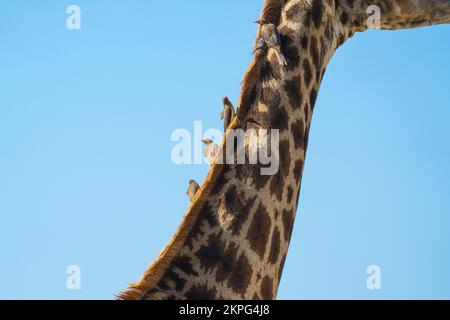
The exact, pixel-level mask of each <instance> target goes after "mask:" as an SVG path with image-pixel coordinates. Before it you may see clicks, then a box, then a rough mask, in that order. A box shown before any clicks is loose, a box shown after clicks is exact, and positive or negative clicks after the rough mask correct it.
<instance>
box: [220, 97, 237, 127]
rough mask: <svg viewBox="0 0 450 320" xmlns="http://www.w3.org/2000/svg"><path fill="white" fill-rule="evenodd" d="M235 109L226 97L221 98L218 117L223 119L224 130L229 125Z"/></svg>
mask: <svg viewBox="0 0 450 320" xmlns="http://www.w3.org/2000/svg"><path fill="white" fill-rule="evenodd" d="M235 115H236V111H235V109H234V106H233V104H232V103H231V102H230V100H228V98H227V97H225V98H223V110H222V112H221V113H220V119H222V120H223V130H224V131H226V130H227V129H228V127H229V126H230V123H231V121H233V118H234V116H235Z"/></svg>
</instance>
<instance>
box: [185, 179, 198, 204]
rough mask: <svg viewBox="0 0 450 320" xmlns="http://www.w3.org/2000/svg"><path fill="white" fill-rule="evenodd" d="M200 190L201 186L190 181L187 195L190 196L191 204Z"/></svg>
mask: <svg viewBox="0 0 450 320" xmlns="http://www.w3.org/2000/svg"><path fill="white" fill-rule="evenodd" d="M199 189H200V186H199V185H198V183H197V182H195V180H192V179H191V180H189V188H188V189H187V191H186V194H187V195H188V196H189V200H190V201H191V202H192V200H193V199H194V196H195V194H196V193H197V191H198V190H199Z"/></svg>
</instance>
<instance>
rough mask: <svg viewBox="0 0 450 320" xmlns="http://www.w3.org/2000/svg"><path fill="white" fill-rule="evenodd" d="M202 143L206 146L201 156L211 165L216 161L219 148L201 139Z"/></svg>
mask: <svg viewBox="0 0 450 320" xmlns="http://www.w3.org/2000/svg"><path fill="white" fill-rule="evenodd" d="M202 142H203V143H204V144H205V145H206V148H205V151H204V152H203V155H204V156H205V158H206V159H208V162H209V163H210V164H211V165H212V164H214V162H215V160H216V156H217V153H218V152H219V146H218V145H217V144H215V143H214V142H213V141H212V140H211V139H208V138H206V139H203V140H202Z"/></svg>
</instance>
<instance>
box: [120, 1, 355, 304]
mask: <svg viewBox="0 0 450 320" xmlns="http://www.w3.org/2000/svg"><path fill="white" fill-rule="evenodd" d="M291 2H292V3H291V4H289V3H288V4H287V5H286V7H285V8H284V10H283V12H282V14H281V7H279V10H280V11H279V12H276V10H275V11H273V8H271V9H272V11H268V10H266V11H264V12H263V15H264V14H266V15H268V16H267V17H266V18H267V19H268V20H269V21H271V22H274V23H275V22H276V23H277V25H279V30H280V34H281V38H282V44H283V51H284V54H285V56H286V58H287V60H288V66H287V67H281V66H280V65H279V64H278V60H277V58H276V56H275V54H274V53H273V52H270V51H269V52H259V53H258V54H257V56H256V59H255V61H254V63H253V65H252V66H251V67H250V69H249V71H248V72H247V75H246V78H245V79H244V84H243V91H242V95H241V99H240V103H239V112H238V114H237V117H236V119H235V120H234V122H233V123H232V124H231V128H233V129H243V130H244V131H245V130H248V129H250V128H255V127H256V128H259V129H268V130H271V129H278V130H279V170H278V172H277V173H276V174H275V175H272V176H264V175H261V170H260V169H261V165H249V164H245V165H243V164H232V165H231V164H224V165H218V164H217V165H214V166H213V167H212V169H211V171H210V173H209V175H208V177H207V180H206V182H205V183H204V185H203V187H202V189H200V191H199V193H198V195H197V197H196V200H195V201H194V202H193V204H192V207H191V208H190V209H189V211H188V213H187V214H186V216H185V220H184V222H183V223H182V225H181V227H180V228H179V230H178V231H177V233H176V235H175V236H174V238H173V239H172V241H171V243H170V244H169V245H168V246H167V247H166V248H165V250H164V251H163V253H162V254H161V255H160V257H159V258H158V259H157V260H156V261H155V262H154V263H153V265H152V266H151V267H150V269H149V270H148V271H147V273H146V274H145V275H144V278H143V279H142V280H141V281H140V282H139V283H137V284H135V285H132V286H131V287H130V289H129V290H128V291H126V292H125V293H123V294H122V295H121V297H122V298H138V299H273V298H275V297H276V295H277V291H278V286H279V283H280V278H281V274H282V271H283V266H284V262H285V259H286V255H287V251H288V246H289V242H290V238H291V233H292V229H293V224H294V220H295V215H296V211H297V205H298V195H299V191H300V185H301V177H302V173H303V166H304V161H305V155H306V149H307V144H308V135H309V129H310V125H311V118H312V114H313V109H314V104H315V101H316V97H317V94H318V90H319V86H320V83H321V80H322V77H323V74H324V72H325V68H326V65H327V63H328V60H329V59H330V58H331V56H332V54H333V52H334V50H335V49H336V47H337V46H338V45H339V44H340V43H342V42H343V41H344V40H345V38H346V37H347V35H346V34H345V32H342V33H335V31H334V30H336V29H337V28H334V26H333V25H331V24H332V23H333V21H332V20H330V22H329V23H328V24H324V25H321V23H320V20H321V19H322V18H320V17H317V16H316V15H315V13H314V11H313V10H314V8H310V7H308V8H306V7H304V6H299V5H300V4H301V3H302V1H291ZM301 10H304V13H302V12H300V13H299V12H298V11H301ZM274 12H275V13H274ZM299 14H301V15H302V17H303V18H302V19H298V15H299ZM293 16H295V18H296V20H295V21H294V20H292V17H293ZM275 17H276V18H275ZM274 20H277V21H274ZM317 20H319V21H317Z"/></svg>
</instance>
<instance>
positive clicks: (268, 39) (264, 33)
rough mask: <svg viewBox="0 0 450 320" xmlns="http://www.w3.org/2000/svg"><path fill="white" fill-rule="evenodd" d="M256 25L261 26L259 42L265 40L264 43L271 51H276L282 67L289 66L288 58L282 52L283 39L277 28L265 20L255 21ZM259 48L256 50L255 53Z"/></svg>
mask: <svg viewBox="0 0 450 320" xmlns="http://www.w3.org/2000/svg"><path fill="white" fill-rule="evenodd" d="M255 23H257V24H259V30H258V38H259V39H257V41H259V40H261V39H262V40H263V42H264V43H265V44H266V45H267V47H269V48H270V49H273V50H275V54H276V55H277V58H278V62H279V63H280V64H281V65H282V66H286V65H287V61H286V58H285V57H284V55H283V51H282V50H281V37H280V33H279V32H278V29H277V27H276V26H275V25H274V24H273V23H270V22H268V21H267V20H265V19H262V18H261V19H258V20H256V21H255ZM257 49H258V48H255V51H256V50H257Z"/></svg>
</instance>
